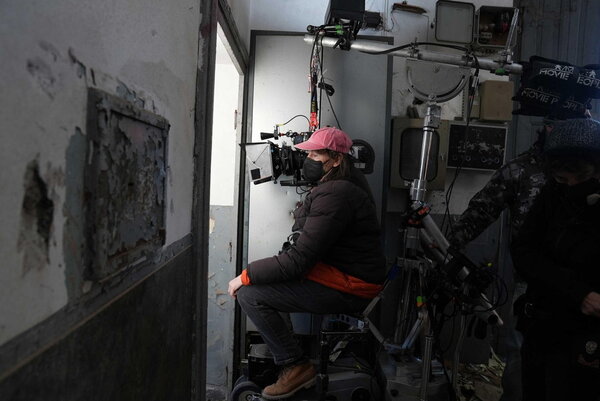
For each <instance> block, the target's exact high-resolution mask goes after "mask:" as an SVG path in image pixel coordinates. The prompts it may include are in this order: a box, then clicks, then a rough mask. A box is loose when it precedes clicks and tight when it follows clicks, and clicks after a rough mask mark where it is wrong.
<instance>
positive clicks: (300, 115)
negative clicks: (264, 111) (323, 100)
mask: <svg viewBox="0 0 600 401" xmlns="http://www.w3.org/2000/svg"><path fill="white" fill-rule="evenodd" d="M298 117H304V118H306V121H308V123H309V124H310V120H309V119H308V117H306V116H305V115H304V114H296V115H295V116H294V117H292V118H290V119H289V120H287V121H286V122H284V123H283V124H277V125H278V126H280V127H283V126H284V125H286V124H288V123H289V122H291V121H292V120H293V119H295V118H298Z"/></svg>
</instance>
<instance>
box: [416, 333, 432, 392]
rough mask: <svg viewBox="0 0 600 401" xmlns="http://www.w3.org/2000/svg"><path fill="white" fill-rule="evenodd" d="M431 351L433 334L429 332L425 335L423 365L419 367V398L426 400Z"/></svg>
mask: <svg viewBox="0 0 600 401" xmlns="http://www.w3.org/2000/svg"><path fill="white" fill-rule="evenodd" d="M432 351H433V335H431V333H429V334H427V335H426V336H425V350H424V351H423V366H422V369H421V389H420V392H419V399H420V400H421V401H427V385H428V384H429V375H430V374H431V356H432Z"/></svg>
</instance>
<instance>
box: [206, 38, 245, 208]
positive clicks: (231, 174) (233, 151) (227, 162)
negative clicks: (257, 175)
mask: <svg viewBox="0 0 600 401" xmlns="http://www.w3.org/2000/svg"><path fill="white" fill-rule="evenodd" d="M239 85H240V75H239V73H238V71H237V69H236V68H235V66H234V64H233V61H232V60H231V58H229V55H228V54H227V50H226V49H225V46H224V45H223V42H222V40H221V38H220V37H217V61H216V66H215V98H214V106H213V107H214V109H213V134H212V154H211V169H210V204H211V205H221V206H233V203H234V194H235V193H236V192H235V190H236V187H237V181H236V180H235V178H236V177H237V171H238V164H237V162H236V160H237V158H236V156H237V153H238V152H237V148H238V145H237V143H239V140H238V138H237V130H236V127H237V125H236V124H235V120H237V115H236V114H235V111H236V110H237V109H238V101H239V93H238V89H239ZM240 112H241V110H240Z"/></svg>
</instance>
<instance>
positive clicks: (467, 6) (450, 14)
mask: <svg viewBox="0 0 600 401" xmlns="http://www.w3.org/2000/svg"><path fill="white" fill-rule="evenodd" d="M435 21H436V23H435V38H436V39H437V40H439V41H443V42H452V43H463V44H468V43H472V42H473V25H474V24H475V6H474V5H473V4H472V3H466V2H462V1H451V0H439V1H438V2H437V3H436V4H435Z"/></svg>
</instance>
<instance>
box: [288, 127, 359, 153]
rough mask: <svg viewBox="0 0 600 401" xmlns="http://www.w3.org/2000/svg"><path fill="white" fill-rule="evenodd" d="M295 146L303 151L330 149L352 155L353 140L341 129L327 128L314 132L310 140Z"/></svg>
mask: <svg viewBox="0 0 600 401" xmlns="http://www.w3.org/2000/svg"><path fill="white" fill-rule="evenodd" d="M294 146H295V147H296V148H297V149H302V150H321V149H329V150H333V151H335V152H340V153H350V149H351V148H352V139H350V137H349V136H348V134H346V133H345V132H344V131H342V130H340V129H337V128H335V127H325V128H321V129H318V130H316V131H315V132H313V133H312V134H311V136H310V138H308V140H306V141H304V142H301V143H299V144H297V145H294Z"/></svg>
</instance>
